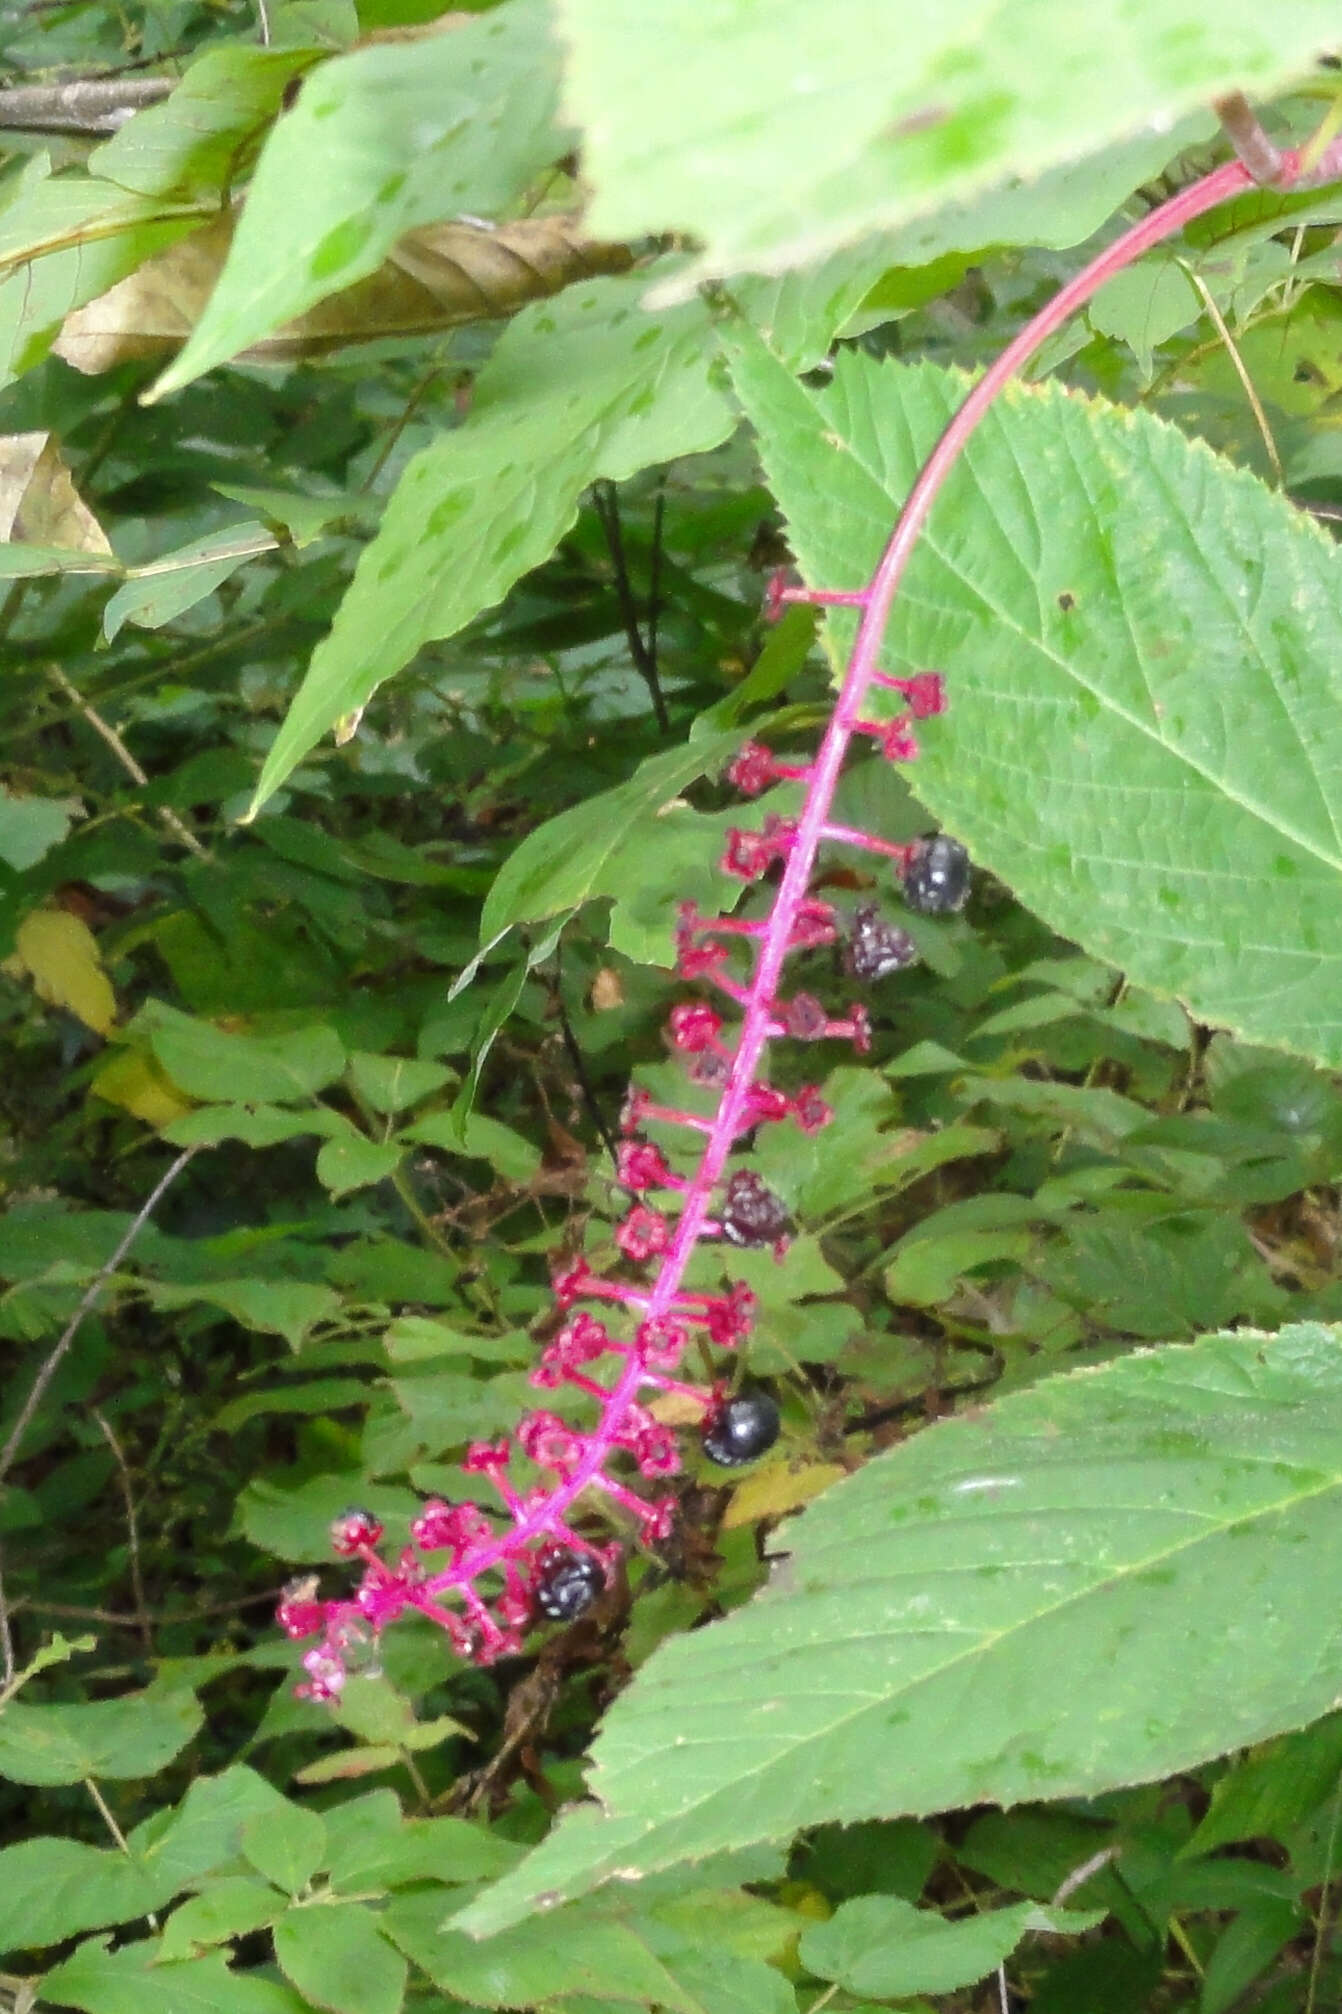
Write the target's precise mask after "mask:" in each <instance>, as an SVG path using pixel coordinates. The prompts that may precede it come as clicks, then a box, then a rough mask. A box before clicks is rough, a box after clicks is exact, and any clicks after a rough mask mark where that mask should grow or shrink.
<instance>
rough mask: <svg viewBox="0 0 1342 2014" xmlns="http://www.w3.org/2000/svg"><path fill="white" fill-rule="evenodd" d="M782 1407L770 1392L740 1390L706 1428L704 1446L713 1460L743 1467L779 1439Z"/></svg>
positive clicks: (724, 1404)
mask: <svg viewBox="0 0 1342 2014" xmlns="http://www.w3.org/2000/svg"><path fill="white" fill-rule="evenodd" d="M778 1428H779V1418H778V1407H777V1405H776V1404H775V1403H774V1401H773V1400H772V1399H771V1398H770V1397H769V1394H768V1393H767V1392H738V1393H737V1395H736V1397H735V1398H734V1399H727V1400H725V1401H724V1402H723V1404H722V1405H721V1406H720V1407H719V1408H718V1410H717V1412H715V1413H714V1414H713V1416H712V1418H711V1419H710V1420H709V1422H708V1425H707V1426H706V1427H705V1428H704V1431H703V1436H702V1445H703V1450H704V1453H705V1454H706V1455H707V1456H708V1459H709V1460H710V1461H711V1462H716V1463H717V1465H718V1467H719V1468H722V1469H739V1468H741V1467H743V1466H744V1464H745V1463H746V1462H753V1461H757V1460H758V1459H759V1457H760V1456H761V1455H762V1454H767V1453H768V1451H769V1449H770V1448H771V1447H772V1446H773V1444H774V1442H775V1441H776V1440H777V1439H778Z"/></svg>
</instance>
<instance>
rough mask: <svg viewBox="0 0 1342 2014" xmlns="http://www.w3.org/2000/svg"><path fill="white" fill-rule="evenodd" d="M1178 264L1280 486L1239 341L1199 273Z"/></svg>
mask: <svg viewBox="0 0 1342 2014" xmlns="http://www.w3.org/2000/svg"><path fill="white" fill-rule="evenodd" d="M1179 264H1180V265H1181V266H1182V268H1183V270H1184V272H1185V273H1186V274H1187V276H1188V278H1189V279H1190V280H1191V281H1192V283H1193V285H1194V286H1195V287H1196V289H1197V291H1198V295H1199V297H1200V299H1201V301H1202V305H1203V307H1204V308H1205V309H1206V310H1207V319H1208V321H1209V322H1210V323H1211V325H1212V327H1213V328H1214V329H1215V331H1216V333H1217V335H1218V336H1219V337H1220V338H1221V341H1222V343H1223V344H1224V346H1225V352H1226V355H1227V356H1228V357H1229V359H1230V362H1231V365H1232V367H1233V369H1234V372H1235V376H1236V377H1237V378H1238V379H1239V381H1240V383H1241V385H1243V387H1244V396H1245V398H1246V399H1247V400H1248V401H1249V407H1250V410H1251V411H1252V413H1253V416H1254V419H1255V420H1256V421H1257V423H1258V431H1259V433H1260V434H1261V435H1262V438H1263V446H1264V447H1265V448H1266V449H1267V458H1268V460H1269V461H1270V462H1271V464H1272V470H1273V474H1274V475H1275V476H1276V478H1277V481H1278V483H1279V484H1280V485H1282V486H1284V485H1285V482H1286V476H1285V472H1284V471H1283V469H1282V465H1281V456H1280V455H1279V454H1278V453H1277V443H1276V441H1275V440H1274V439H1273V437H1272V429H1271V427H1270V426H1269V425H1268V418H1267V414H1266V413H1265V412H1264V411H1263V402H1262V400H1261V399H1260V398H1259V396H1258V393H1257V391H1256V389H1255V387H1254V381H1253V379H1252V378H1251V377H1250V376H1249V373H1248V371H1247V370H1246V368H1245V364H1244V359H1243V357H1242V356H1241V355H1240V352H1239V345H1238V343H1237V342H1236V341H1235V338H1234V337H1233V336H1232V335H1231V333H1230V330H1229V328H1228V327H1227V326H1226V319H1225V316H1224V315H1223V314H1222V313H1221V310H1220V308H1219V307H1218V306H1217V304H1216V298H1215V296H1214V295H1213V293H1212V290H1211V288H1210V287H1209V286H1208V285H1207V282H1206V281H1205V280H1204V279H1203V277H1202V275H1201V273H1199V272H1198V271H1196V269H1195V268H1194V267H1192V266H1190V265H1188V264H1187V262H1186V261H1185V260H1182V259H1181V260H1180V261H1179Z"/></svg>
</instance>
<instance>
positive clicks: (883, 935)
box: [843, 902, 918, 979]
mask: <svg viewBox="0 0 1342 2014" xmlns="http://www.w3.org/2000/svg"><path fill="white" fill-rule="evenodd" d="M917 956H918V947H917V945H916V944H915V943H914V941H913V939H912V938H911V937H910V935H909V933H908V931H907V930H901V929H900V928H899V925H898V924H897V923H887V922H886V920H885V918H884V917H883V916H882V914H881V912H880V910H879V909H878V908H877V907H876V904H875V903H874V902H865V903H863V905H862V907H861V908H860V909H856V910H854V912H853V921H852V926H851V928H850V930H849V933H848V943H847V945H846V946H845V948H844V955H843V962H844V968H845V970H846V971H848V972H849V973H851V975H852V977H853V978H854V979H888V978H889V977H890V974H891V973H892V972H899V971H901V970H902V969H903V967H904V966H906V965H912V964H913V963H914V962H915V960H916V959H917Z"/></svg>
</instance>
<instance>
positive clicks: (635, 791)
mask: <svg viewBox="0 0 1342 2014" xmlns="http://www.w3.org/2000/svg"><path fill="white" fill-rule="evenodd" d="M740 745H741V735H740V733H739V731H730V730H729V731H727V732H725V733H721V734H713V735H705V736H703V737H702V738H701V739H699V740H697V741H691V742H689V743H688V744H687V746H686V747H684V748H672V749H667V750H666V751H665V753H664V754H661V755H652V756H649V757H648V759H647V761H646V762H642V763H640V764H639V766H638V769H637V770H636V772H635V773H634V775H633V776H632V777H631V778H630V779H629V781H628V783H621V784H618V785H617V786H616V788H615V789H614V790H605V791H602V792H601V793H600V795H599V796H596V797H590V798H588V800H587V802H586V803H585V804H575V805H574V806H573V808H572V810H571V811H561V812H560V814H559V816H558V817H557V818H551V819H549V820H547V822H546V823H545V824H544V825H541V826H538V827H537V829H536V830H535V831H534V832H531V833H528V835H527V837H526V838H525V839H524V840H523V841H522V844H521V845H520V846H519V847H518V848H517V850H516V851H515V852H514V853H512V854H510V855H509V857H508V859H507V860H506V861H505V862H504V864H503V866H502V867H501V868H500V870H499V872H498V874H497V875H496V876H495V879H494V885H493V887H492V888H491V889H490V891H489V894H488V895H487V897H486V898H485V906H484V908H483V910H482V911H481V914H480V941H481V943H482V944H487V943H488V942H490V940H491V939H492V938H494V937H496V936H497V935H498V934H499V933H500V932H501V931H503V930H506V929H507V928H508V926H509V925H510V924H513V923H534V922H537V921H539V920H540V919H541V918H542V917H546V916H557V915H559V914H560V913H561V911H563V910H566V909H576V908H578V907H579V905H580V904H581V903H583V902H587V901H591V900H592V899H593V898H594V897H596V896H598V895H615V896H618V895H621V894H624V893H626V892H627V889H628V867H627V864H626V865H622V862H623V861H624V858H625V855H626V852H627V850H628V849H630V848H632V847H637V846H639V845H647V844H648V843H649V841H650V840H653V841H655V838H656V833H657V826H656V820H657V819H658V818H660V817H661V816H662V814H663V813H664V812H665V811H666V809H667V807H668V806H669V805H671V804H673V803H674V802H675V800H676V798H677V797H678V796H679V795H680V793H681V791H682V790H684V789H685V788H686V786H687V785H688V784H691V783H695V782H697V781H698V779H699V778H700V777H701V776H706V775H707V774H708V773H709V771H710V770H713V769H716V768H718V767H719V765H720V764H722V763H723V762H725V761H726V760H727V758H728V757H729V756H731V755H734V754H735V753H736V751H737V749H738V748H739V747H740Z"/></svg>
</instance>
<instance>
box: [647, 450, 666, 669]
mask: <svg viewBox="0 0 1342 2014" xmlns="http://www.w3.org/2000/svg"><path fill="white" fill-rule="evenodd" d="M665 524H666V477H665V476H662V478H661V479H660V481H659V482H658V484H657V500H656V502H655V503H654V504H653V507H652V552H651V553H650V554H649V557H648V656H649V658H650V659H651V660H652V666H653V669H654V671H655V670H657V669H658V664H657V624H658V621H659V619H660V617H661V613H662V535H663V530H664V528H665Z"/></svg>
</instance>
